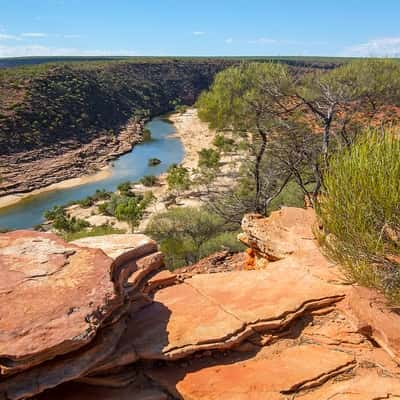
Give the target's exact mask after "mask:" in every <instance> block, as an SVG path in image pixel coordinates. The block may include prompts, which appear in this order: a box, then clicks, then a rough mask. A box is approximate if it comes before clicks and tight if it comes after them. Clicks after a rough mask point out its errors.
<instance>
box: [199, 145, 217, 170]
mask: <svg viewBox="0 0 400 400" xmlns="http://www.w3.org/2000/svg"><path fill="white" fill-rule="evenodd" d="M220 159H221V156H220V155H219V153H218V151H216V150H214V149H201V150H200V151H199V163H198V166H199V168H201V169H214V170H216V169H218V168H219V162H220Z"/></svg>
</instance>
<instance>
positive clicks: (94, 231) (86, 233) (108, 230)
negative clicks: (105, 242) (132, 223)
mask: <svg viewBox="0 0 400 400" xmlns="http://www.w3.org/2000/svg"><path fill="white" fill-rule="evenodd" d="M123 233H125V231H124V230H123V229H117V228H114V227H113V226H112V225H109V224H104V225H100V226H93V227H91V228H90V229H83V230H80V231H77V232H66V233H64V234H63V238H64V239H65V240H66V241H67V242H71V241H73V240H78V239H82V238H85V237H90V236H103V235H112V234H123Z"/></svg>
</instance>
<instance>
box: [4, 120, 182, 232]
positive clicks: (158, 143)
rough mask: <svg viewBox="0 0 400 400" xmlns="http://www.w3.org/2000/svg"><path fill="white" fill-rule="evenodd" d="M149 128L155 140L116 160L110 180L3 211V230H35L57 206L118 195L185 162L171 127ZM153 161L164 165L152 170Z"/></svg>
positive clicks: (159, 123)
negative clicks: (102, 192)
mask: <svg viewBox="0 0 400 400" xmlns="http://www.w3.org/2000/svg"><path fill="white" fill-rule="evenodd" d="M146 128H148V129H150V131H151V134H152V140H150V141H148V142H145V143H140V144H138V145H136V146H135V147H134V149H133V150H132V151H131V152H130V153H127V154H125V155H122V156H121V157H120V158H119V159H117V160H115V161H114V165H113V168H112V172H111V175H110V176H109V177H107V178H105V179H104V180H101V181H97V182H93V183H87V184H84V185H80V186H75V187H73V188H69V189H60V190H54V191H51V192H46V193H41V194H38V195H36V196H31V197H29V198H26V199H24V200H22V201H21V202H19V203H17V204H15V205H13V206H10V207H6V208H3V209H0V228H10V229H21V228H31V227H33V226H35V225H37V224H40V223H41V222H43V213H44V212H45V211H46V210H48V209H50V208H52V207H54V206H55V205H62V204H66V203H68V202H70V201H72V200H78V199H82V198H84V197H86V196H89V195H91V194H93V193H94V192H95V191H96V189H106V190H109V191H114V190H115V189H116V188H117V186H118V185H119V184H120V183H121V182H125V181H137V180H139V179H140V178H142V177H143V176H145V175H159V174H161V173H163V172H165V171H166V170H167V168H168V166H169V165H171V164H173V163H180V162H181V161H182V159H183V156H184V149H183V146H182V143H181V141H180V140H179V139H178V138H173V137H172V138H171V137H169V135H171V134H172V133H174V132H175V128H174V126H173V125H172V124H171V123H169V122H167V121H164V120H162V119H160V118H154V119H153V120H151V121H150V122H148V123H147V124H146ZM152 157H155V158H158V159H160V160H161V164H159V165H156V166H153V167H149V166H148V159H149V158H152Z"/></svg>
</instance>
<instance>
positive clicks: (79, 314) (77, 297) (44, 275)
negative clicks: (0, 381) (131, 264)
mask: <svg viewBox="0 0 400 400" xmlns="http://www.w3.org/2000/svg"><path fill="white" fill-rule="evenodd" d="M111 265H112V259H111V258H109V257H107V256H106V255H105V254H104V253H103V252H102V251H101V250H98V249H89V248H81V247H78V246H75V245H73V244H69V243H66V242H64V241H63V240H61V239H60V238H58V237H57V236H56V235H53V234H48V233H39V232H32V231H15V232H10V233H6V234H2V235H0V372H1V374H7V373H11V372H16V371H19V370H23V369H26V368H30V367H32V366H34V365H36V364H38V363H41V362H43V361H45V360H48V359H51V358H53V357H54V356H56V355H60V354H65V353H67V352H71V351H73V350H76V349H78V348H80V347H82V346H84V345H85V344H87V343H89V342H90V341H91V340H92V339H93V338H94V336H95V334H96V332H97V330H98V328H99V327H100V326H101V323H102V322H103V321H104V319H106V318H107V317H108V316H110V315H111V313H112V312H113V311H114V310H115V309H116V308H117V307H118V306H119V304H120V299H119V298H118V296H117V295H116V292H115V289H114V284H113V282H112V281H111V280H110V267H111Z"/></svg>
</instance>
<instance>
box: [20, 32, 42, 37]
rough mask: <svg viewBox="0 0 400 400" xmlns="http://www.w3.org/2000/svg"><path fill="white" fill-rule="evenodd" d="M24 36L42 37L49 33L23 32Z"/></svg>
mask: <svg viewBox="0 0 400 400" xmlns="http://www.w3.org/2000/svg"><path fill="white" fill-rule="evenodd" d="M21 36H22V37H30V38H42V37H46V36H47V33H43V32H27V33H21Z"/></svg>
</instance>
